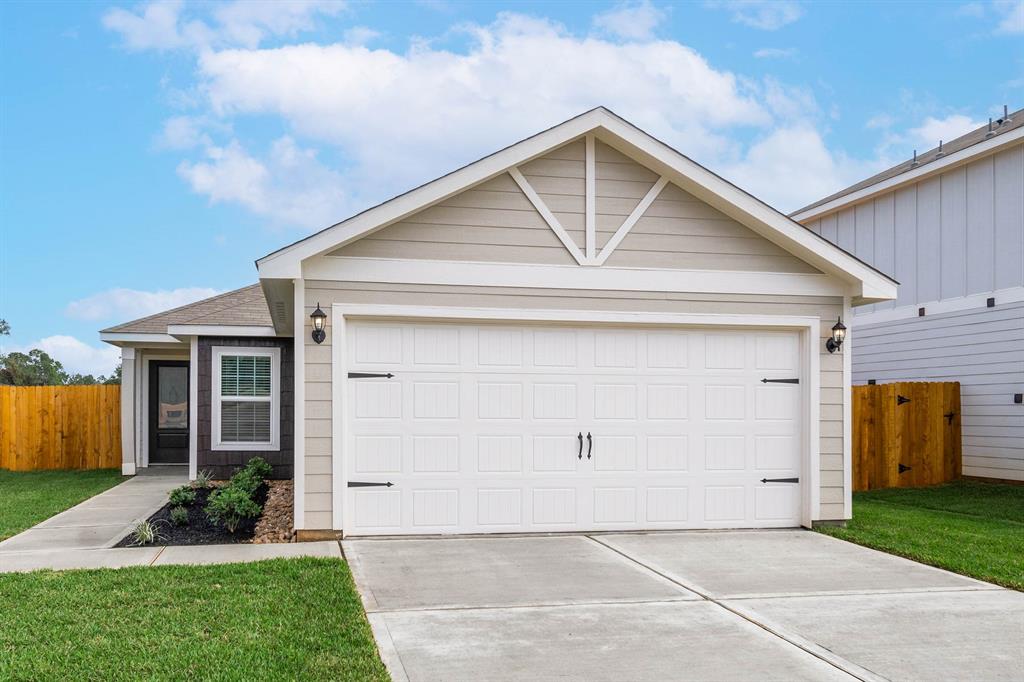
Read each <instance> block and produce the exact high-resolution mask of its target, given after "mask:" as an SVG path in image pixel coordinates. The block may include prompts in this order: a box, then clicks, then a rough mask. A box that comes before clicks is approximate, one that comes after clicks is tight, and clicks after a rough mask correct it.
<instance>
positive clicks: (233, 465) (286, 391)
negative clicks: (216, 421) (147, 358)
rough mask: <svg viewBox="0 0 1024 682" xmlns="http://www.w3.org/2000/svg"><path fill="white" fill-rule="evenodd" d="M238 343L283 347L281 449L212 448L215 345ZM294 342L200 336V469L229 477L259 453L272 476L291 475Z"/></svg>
mask: <svg viewBox="0 0 1024 682" xmlns="http://www.w3.org/2000/svg"><path fill="white" fill-rule="evenodd" d="M214 346H236V347H245V348H252V347H255V348H280V349H281V381H280V386H279V387H278V388H279V390H280V393H281V449H280V450H278V451H268V452H261V451H254V450H245V451H237V452H236V451H232V450H211V449H210V438H211V432H212V424H211V422H210V418H211V406H212V400H213V394H212V389H211V386H212V381H213V365H212V364H211V362H212V357H213V350H212V349H213V347H214ZM293 348H294V345H293V343H292V340H291V339H286V338H282V339H276V338H275V339H260V338H255V339H254V338H220V337H202V338H200V339H199V372H198V374H199V405H198V409H199V418H198V427H199V434H198V443H197V447H198V452H197V462H198V465H199V469H200V470H204V471H209V472H210V473H211V474H212V475H213V477H214V478H218V479H224V478H229V477H230V476H231V474H233V473H234V472H235V470H237V469H238V468H239V467H241V466H243V465H244V464H245V463H246V462H248V461H249V459H250V458H251V457H256V456H260V457H262V458H263V459H265V460H267V462H268V463H269V464H270V465H271V466H273V467H274V471H273V473H272V474H271V476H272V477H273V478H291V477H292V475H293V472H294V461H295V450H294V442H295V436H294V434H295V432H294V427H293V424H294V421H295V417H294V415H295V399H294V396H295V390H294V386H295V362H294V360H293Z"/></svg>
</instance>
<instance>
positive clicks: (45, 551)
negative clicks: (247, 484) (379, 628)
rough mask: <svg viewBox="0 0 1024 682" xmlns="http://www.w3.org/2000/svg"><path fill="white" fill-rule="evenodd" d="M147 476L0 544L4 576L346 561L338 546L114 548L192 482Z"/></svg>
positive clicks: (178, 475) (155, 471) (174, 475)
mask: <svg viewBox="0 0 1024 682" xmlns="http://www.w3.org/2000/svg"><path fill="white" fill-rule="evenodd" d="M144 471H145V472H146V473H145V474H140V475H138V476H135V477H133V478H131V479H129V480H127V481H125V482H124V483H121V484H119V485H116V486H114V487H113V488H111V489H109V490H107V491H104V492H102V493H100V494H99V495H96V496H95V497H92V498H90V499H88V500H86V501H85V502H82V503H81V504H79V505H77V506H75V507H72V508H71V509H68V510H66V511H63V512H61V513H60V514H57V515H56V516H52V517H50V518H49V519H47V520H45V521H43V522H42V523H40V524H38V525H36V526H34V527H32V528H29V529H28V530H26V531H25V532H23V533H20V534H18V535H15V536H14V537H11V538H8V539H6V540H4V541H3V542H0V573H11V572H23V571H35V570H40V569H52V570H66V569H75V568H122V567H125V566H161V565H169V564H193V565H199V564H226V563H237V562H249V561H261V560H264V559H276V558H293V557H300V556H314V557H334V558H341V548H340V547H339V545H338V543H337V542H306V543H295V544H264V545H249V544H242V545H197V546H191V547H180V546H179V547H125V548H114V545H116V544H117V543H118V542H120V541H121V539H122V538H124V537H125V536H126V535H128V533H130V532H131V530H132V528H133V527H134V526H135V524H136V523H138V522H139V521H142V520H143V519H146V518H148V517H150V516H151V515H152V514H153V513H154V512H156V511H157V510H158V509H160V507H162V506H164V505H165V504H166V503H167V493H168V492H170V491H171V490H172V489H174V488H176V487H178V486H180V485H183V484H184V483H185V482H186V480H187V473H186V471H185V469H184V468H183V467H162V468H160V467H151V468H149V469H145V470H144Z"/></svg>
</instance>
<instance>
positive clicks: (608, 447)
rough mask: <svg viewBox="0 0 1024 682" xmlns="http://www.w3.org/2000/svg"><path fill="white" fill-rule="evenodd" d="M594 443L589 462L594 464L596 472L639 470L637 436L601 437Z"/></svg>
mask: <svg viewBox="0 0 1024 682" xmlns="http://www.w3.org/2000/svg"><path fill="white" fill-rule="evenodd" d="M593 442H594V447H593V448H592V451H591V452H590V457H589V458H588V462H593V466H594V471H596V472H601V471H636V470H637V465H636V436H632V435H629V436H599V437H597V438H594V439H593ZM586 447H587V446H586V445H584V449H586Z"/></svg>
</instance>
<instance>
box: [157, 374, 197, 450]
mask: <svg viewBox="0 0 1024 682" xmlns="http://www.w3.org/2000/svg"><path fill="white" fill-rule="evenodd" d="M188 409H189V405H188V363H187V362H184V361H178V360H154V361H152V362H150V363H149V463H150V464H188Z"/></svg>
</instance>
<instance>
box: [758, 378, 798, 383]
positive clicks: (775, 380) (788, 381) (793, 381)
mask: <svg viewBox="0 0 1024 682" xmlns="http://www.w3.org/2000/svg"><path fill="white" fill-rule="evenodd" d="M761 383H762V384H799V383H800V380H799V379H761Z"/></svg>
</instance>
